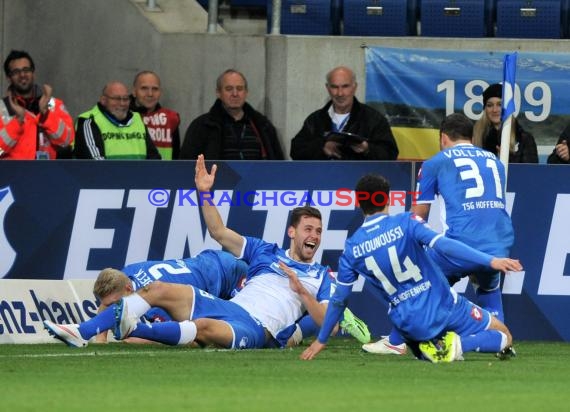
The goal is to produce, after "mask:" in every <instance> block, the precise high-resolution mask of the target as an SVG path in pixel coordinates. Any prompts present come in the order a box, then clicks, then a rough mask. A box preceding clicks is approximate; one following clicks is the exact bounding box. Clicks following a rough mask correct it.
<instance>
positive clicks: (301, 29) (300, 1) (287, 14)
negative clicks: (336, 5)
mask: <svg viewBox="0 0 570 412" xmlns="http://www.w3.org/2000/svg"><path fill="white" fill-rule="evenodd" d="M332 8H333V7H332V5H331V0H283V1H282V2H281V34H304V35H323V36H329V35H332V34H337V33H335V31H336V30H335V29H334V28H333V19H332V16H333V13H332ZM272 10H273V7H272V1H271V0H268V1H267V17H268V18H267V23H268V24H267V32H268V33H269V32H270V30H271V16H272Z"/></svg>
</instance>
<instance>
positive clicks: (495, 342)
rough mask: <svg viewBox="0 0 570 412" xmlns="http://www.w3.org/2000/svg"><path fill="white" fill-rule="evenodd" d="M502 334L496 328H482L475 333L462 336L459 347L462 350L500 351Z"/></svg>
mask: <svg viewBox="0 0 570 412" xmlns="http://www.w3.org/2000/svg"><path fill="white" fill-rule="evenodd" d="M503 336H504V335H503V334H502V333H501V332H499V331H498V330H484V331H483V332H479V333H476V334H475V335H469V336H462V337H461V348H462V349H463V352H485V353H494V352H500V351H501V348H502V342H503Z"/></svg>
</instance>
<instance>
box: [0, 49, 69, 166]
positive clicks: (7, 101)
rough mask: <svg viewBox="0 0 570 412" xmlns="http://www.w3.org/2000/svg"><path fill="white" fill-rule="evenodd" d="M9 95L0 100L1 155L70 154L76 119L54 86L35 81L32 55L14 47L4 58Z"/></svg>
mask: <svg viewBox="0 0 570 412" xmlns="http://www.w3.org/2000/svg"><path fill="white" fill-rule="evenodd" d="M4 73H5V74H6V78H7V79H8V83H9V86H8V91H7V96H6V97H4V98H3V99H2V100H0V159H15V160H33V159H55V158H57V157H66V156H65V153H70V151H69V148H70V145H71V143H73V138H74V135H75V133H74V130H73V119H72V118H71V116H70V115H69V113H68V112H67V110H66V109H65V106H64V104H63V102H62V101H61V100H59V99H56V98H54V97H52V87H51V86H49V85H47V84H44V85H43V86H40V85H37V84H35V65H34V61H33V60H32V58H31V56H30V55H29V54H28V53H27V52H25V51H21V50H12V51H11V52H10V54H8V57H6V60H5V61H4Z"/></svg>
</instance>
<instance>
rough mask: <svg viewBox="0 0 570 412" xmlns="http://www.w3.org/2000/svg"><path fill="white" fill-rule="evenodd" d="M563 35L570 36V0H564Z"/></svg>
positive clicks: (562, 11)
mask: <svg viewBox="0 0 570 412" xmlns="http://www.w3.org/2000/svg"><path fill="white" fill-rule="evenodd" d="M561 13H562V36H563V37H564V38H565V39H567V38H569V37H570V0H562V10H561Z"/></svg>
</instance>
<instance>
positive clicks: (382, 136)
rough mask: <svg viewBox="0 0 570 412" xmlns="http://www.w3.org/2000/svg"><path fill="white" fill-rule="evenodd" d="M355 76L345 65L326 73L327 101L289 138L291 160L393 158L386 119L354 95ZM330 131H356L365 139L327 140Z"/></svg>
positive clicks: (395, 148)
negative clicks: (347, 140)
mask: <svg viewBox="0 0 570 412" xmlns="http://www.w3.org/2000/svg"><path fill="white" fill-rule="evenodd" d="M357 86H358V84H357V82H356V75H355V74H354V72H353V71H352V70H351V69H349V68H348V67H343V66H340V67H336V68H334V69H332V70H331V71H330V72H329V73H328V74H327V76H326V88H327V91H328V93H329V96H330V98H331V100H330V101H329V102H328V103H327V104H326V105H325V106H324V107H323V108H322V109H319V110H317V111H316V112H313V113H312V114H311V115H309V117H307V119H306V120H305V122H304V124H303V128H302V129H301V131H300V132H299V133H297V135H296V136H295V137H294V138H293V140H292V141H291V158H293V159H294V160H329V159H338V160H396V158H397V157H398V146H397V145H396V141H395V140H394V136H393V135H392V130H391V129H390V124H389V123H388V120H387V119H386V118H385V117H384V116H383V115H382V114H381V113H379V112H378V111H376V110H374V109H373V108H372V107H370V106H368V105H366V104H363V103H360V102H359V101H358V99H357V98H356V97H354V94H355V93H356V88H357ZM330 132H347V133H352V134H356V135H358V136H360V137H362V138H364V139H366V140H365V141H363V142H361V143H358V144H351V145H350V144H342V143H339V142H336V141H330V140H327V136H328V135H329V133H330Z"/></svg>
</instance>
